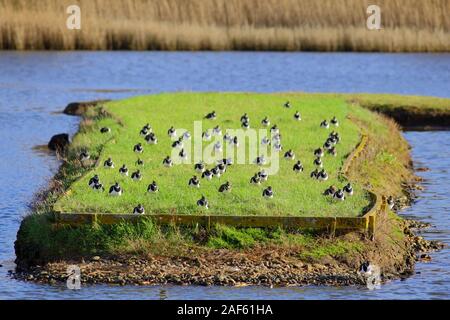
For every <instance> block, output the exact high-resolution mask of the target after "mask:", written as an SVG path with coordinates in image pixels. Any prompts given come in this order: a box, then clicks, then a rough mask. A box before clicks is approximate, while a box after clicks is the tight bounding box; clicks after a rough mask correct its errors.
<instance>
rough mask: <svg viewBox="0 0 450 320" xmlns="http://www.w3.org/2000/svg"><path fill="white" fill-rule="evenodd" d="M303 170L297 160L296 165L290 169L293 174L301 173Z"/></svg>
mask: <svg viewBox="0 0 450 320" xmlns="http://www.w3.org/2000/svg"><path fill="white" fill-rule="evenodd" d="M303 169H304V168H303V165H302V163H301V161H300V160H298V161H297V163H296V164H294V167H293V168H292V170H293V171H294V172H295V173H300V172H303Z"/></svg>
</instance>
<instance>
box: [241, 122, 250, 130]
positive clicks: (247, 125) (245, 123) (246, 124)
mask: <svg viewBox="0 0 450 320" xmlns="http://www.w3.org/2000/svg"><path fill="white" fill-rule="evenodd" d="M241 127H242V128H243V129H250V122H248V121H244V122H242V123H241Z"/></svg>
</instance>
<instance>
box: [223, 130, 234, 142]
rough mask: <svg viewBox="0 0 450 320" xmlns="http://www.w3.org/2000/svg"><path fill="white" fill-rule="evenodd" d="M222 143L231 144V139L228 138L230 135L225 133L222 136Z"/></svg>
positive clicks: (230, 137)
mask: <svg viewBox="0 0 450 320" xmlns="http://www.w3.org/2000/svg"><path fill="white" fill-rule="evenodd" d="M223 141H224V142H233V137H232V136H230V135H229V134H228V132H227V133H225V135H224V136H223Z"/></svg>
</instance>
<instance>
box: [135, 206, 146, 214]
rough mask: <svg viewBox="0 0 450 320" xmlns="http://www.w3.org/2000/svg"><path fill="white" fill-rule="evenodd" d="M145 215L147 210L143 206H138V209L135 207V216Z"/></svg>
mask: <svg viewBox="0 0 450 320" xmlns="http://www.w3.org/2000/svg"><path fill="white" fill-rule="evenodd" d="M144 213H145V209H144V207H143V206H142V204H138V205H137V207H135V208H134V209H133V214H144Z"/></svg>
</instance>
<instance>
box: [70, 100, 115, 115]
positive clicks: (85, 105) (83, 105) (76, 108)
mask: <svg viewBox="0 0 450 320" xmlns="http://www.w3.org/2000/svg"><path fill="white" fill-rule="evenodd" d="M108 101H111V100H94V101H85V102H71V103H69V104H68V105H67V106H66V107H65V108H64V111H63V113H64V114H67V115H70V116H82V115H83V114H85V113H86V111H87V110H88V109H90V108H92V107H95V106H97V105H99V104H102V103H105V102H108Z"/></svg>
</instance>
